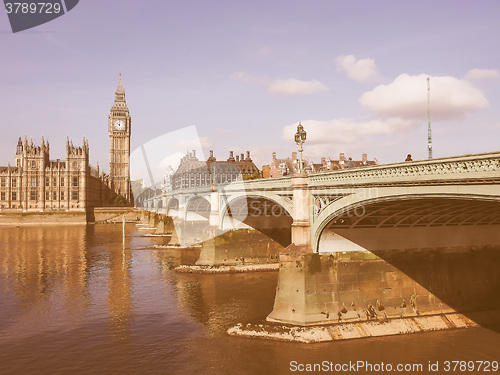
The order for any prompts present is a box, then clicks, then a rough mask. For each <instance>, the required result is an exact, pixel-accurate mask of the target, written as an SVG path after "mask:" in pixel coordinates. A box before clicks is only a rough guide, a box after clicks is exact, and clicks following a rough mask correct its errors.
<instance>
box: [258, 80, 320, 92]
mask: <svg viewBox="0 0 500 375" xmlns="http://www.w3.org/2000/svg"><path fill="white" fill-rule="evenodd" d="M268 91H269V92H270V93H273V94H278V95H284V96H293V95H312V94H319V93H323V92H328V87H326V86H325V85H324V84H322V83H321V82H319V81H318V80H315V79H314V80H312V81H301V80H299V79H295V78H289V79H284V80H283V79H277V80H275V81H273V82H271V84H270V85H269V87H268Z"/></svg>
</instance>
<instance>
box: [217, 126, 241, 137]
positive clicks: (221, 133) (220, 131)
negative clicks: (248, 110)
mask: <svg viewBox="0 0 500 375" xmlns="http://www.w3.org/2000/svg"><path fill="white" fill-rule="evenodd" d="M214 134H215V135H216V136H218V137H221V138H233V137H234V136H235V135H236V134H235V133H234V131H233V130H231V129H225V128H222V127H218V128H215V129H214Z"/></svg>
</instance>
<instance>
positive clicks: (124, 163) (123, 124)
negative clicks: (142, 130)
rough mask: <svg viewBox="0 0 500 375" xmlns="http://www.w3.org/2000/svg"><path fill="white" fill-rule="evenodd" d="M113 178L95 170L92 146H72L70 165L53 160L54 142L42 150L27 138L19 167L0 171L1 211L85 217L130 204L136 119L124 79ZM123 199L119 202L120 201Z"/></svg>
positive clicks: (112, 133) (112, 128) (114, 124)
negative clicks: (90, 211)
mask: <svg viewBox="0 0 500 375" xmlns="http://www.w3.org/2000/svg"><path fill="white" fill-rule="evenodd" d="M108 133H109V141H110V148H109V155H110V173H109V175H108V174H105V173H102V172H101V171H100V170H99V166H97V168H94V167H92V166H91V165H90V164H89V144H88V141H87V140H86V139H84V140H83V143H82V146H81V147H76V146H73V142H71V141H70V140H69V139H67V140H66V159H65V160H60V159H57V160H50V145H49V142H48V141H47V142H46V141H45V140H44V139H43V138H42V143H41V145H40V146H36V145H34V144H33V141H32V140H31V141H30V142H28V139H27V138H25V139H24V142H23V141H22V139H21V138H19V141H18V143H17V149H16V155H15V164H14V166H11V165H10V163H9V165H8V166H7V167H0V209H2V210H5V209H10V210H23V211H43V210H65V211H73V210H75V211H84V210H86V209H88V208H92V207H102V206H109V205H112V204H113V203H116V202H117V201H118V202H121V203H124V204H130V203H131V202H132V194H131V189H130V167H129V156H130V135H131V118H130V114H129V111H128V107H127V104H126V102H125V91H124V90H123V87H122V82H121V75H120V81H119V83H118V88H117V90H116V93H115V102H114V104H113V107H112V108H111V111H110V115H109V123H108ZM119 196H122V197H123V198H121V199H118V200H117V197H119Z"/></svg>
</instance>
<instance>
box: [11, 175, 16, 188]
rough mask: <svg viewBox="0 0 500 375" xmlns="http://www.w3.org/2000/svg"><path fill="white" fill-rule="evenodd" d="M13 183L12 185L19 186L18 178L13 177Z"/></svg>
mask: <svg viewBox="0 0 500 375" xmlns="http://www.w3.org/2000/svg"><path fill="white" fill-rule="evenodd" d="M11 184H12V187H17V178H15V177H12V181H11Z"/></svg>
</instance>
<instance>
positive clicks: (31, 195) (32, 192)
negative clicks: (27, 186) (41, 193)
mask: <svg viewBox="0 0 500 375" xmlns="http://www.w3.org/2000/svg"><path fill="white" fill-rule="evenodd" d="M30 200H31V201H36V200H37V197H36V191H35V190H31V191H30Z"/></svg>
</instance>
